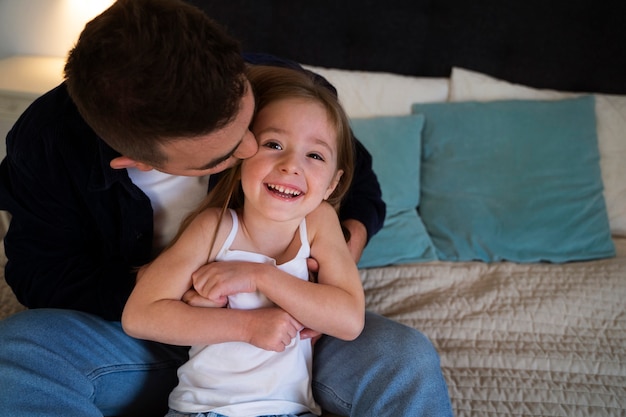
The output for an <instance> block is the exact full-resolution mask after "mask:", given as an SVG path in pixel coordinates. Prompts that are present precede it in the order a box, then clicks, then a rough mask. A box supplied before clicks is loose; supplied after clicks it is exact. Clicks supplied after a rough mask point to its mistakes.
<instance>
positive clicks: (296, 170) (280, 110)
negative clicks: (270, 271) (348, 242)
mask: <svg viewBox="0 0 626 417" xmlns="http://www.w3.org/2000/svg"><path fill="white" fill-rule="evenodd" d="M252 132H253V133H254V135H255V136H256V140H257V143H258V145H259V150H258V152H257V153H256V154H255V155H254V156H252V157H250V158H248V159H246V160H244V161H243V163H242V166H241V183H242V187H243V191H244V194H245V199H246V203H247V204H248V203H251V204H252V205H253V207H256V208H257V209H258V210H260V211H262V212H263V213H265V215H267V216H269V217H271V218H274V219H277V220H287V219H291V218H302V217H304V216H306V215H307V214H308V213H310V212H311V211H313V210H314V209H315V208H316V207H317V206H318V205H319V204H320V203H321V202H322V201H323V200H325V199H327V198H328V197H329V196H330V194H331V193H332V192H333V190H334V189H335V187H336V186H337V183H338V182H339V178H341V175H342V173H343V171H341V170H337V133H336V131H335V129H334V126H333V124H332V123H331V121H330V120H329V118H328V114H327V112H326V109H325V108H324V107H323V106H322V105H321V104H320V103H317V102H315V101H312V100H306V99H300V98H289V99H283V100H279V101H275V102H272V103H269V104H268V105H266V106H265V107H264V108H263V109H261V110H260V111H259V112H258V114H257V116H256V118H255V120H254V123H253V126H252Z"/></svg>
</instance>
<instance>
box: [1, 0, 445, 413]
mask: <svg viewBox="0 0 626 417" xmlns="http://www.w3.org/2000/svg"><path fill="white" fill-rule="evenodd" d="M248 61H251V62H252V63H264V64H275V65H294V64H292V63H289V62H288V61H281V60H277V59H275V58H272V57H267V56H250V57H248ZM244 65H245V62H244V60H243V59H242V55H241V53H240V50H239V46H238V43H237V42H236V41H234V40H233V39H231V38H230V37H229V36H228V35H227V34H225V33H224V32H223V31H222V29H220V28H219V27H218V26H217V25H216V24H215V23H214V22H212V21H211V20H210V19H209V18H208V17H207V16H206V15H204V13H202V12H201V11H200V10H198V9H196V8H194V7H192V6H190V5H188V4H186V3H184V2H180V1H178V0H120V1H118V2H117V3H115V4H114V5H113V6H111V8H110V9H108V10H107V11H105V12H104V13H103V14H102V15H100V16H99V17H97V18H96V19H94V20H93V21H92V22H90V23H89V24H87V26H86V27H85V30H84V31H83V33H82V34H81V37H80V39H79V41H78V43H77V44H76V46H75V48H74V49H73V50H72V52H71V53H70V55H69V58H68V61H67V64H66V69H65V72H66V80H65V82H64V83H63V84H62V85H60V86H59V87H57V88H56V89H54V90H52V91H50V92H49V93H47V94H46V95H44V96H43V97H41V98H40V99H38V100H37V101H36V102H35V103H34V104H33V105H32V106H31V107H30V108H29V109H28V110H26V112H25V113H24V114H23V115H22V117H21V118H20V120H19V121H18V122H17V123H16V125H15V126H14V128H13V129H12V131H11V132H10V133H9V135H8V137H7V157H6V158H5V160H4V161H3V162H2V165H0V208H1V209H4V210H8V211H9V212H10V213H11V215H12V221H11V226H10V229H9V231H8V233H7V236H6V238H5V247H6V253H7V257H8V259H9V262H8V264H7V267H6V272H5V275H6V279H7V282H8V283H9V284H10V285H11V287H12V288H13V290H14V292H15V293H16V295H17V297H18V299H19V300H20V301H21V302H22V303H23V304H25V305H26V306H28V307H29V308H30V310H28V311H25V312H22V313H19V314H17V315H15V316H13V317H10V318H8V319H6V320H4V321H2V322H0V338H1V339H2V344H1V345H0V367H1V368H2V372H0V386H2V387H3V389H2V390H0V407H2V409H5V410H11V414H12V416H33V415H46V416H81V417H85V416H102V415H132V416H139V415H162V414H164V412H165V411H166V407H167V394H168V393H169V391H170V390H171V389H172V388H173V386H174V385H175V384H176V373H175V370H176V368H177V367H178V366H179V365H180V363H181V362H182V361H184V360H185V359H186V356H187V351H186V348H184V347H178V346H170V345H164V344H161V343H157V342H148V341H142V340H136V339H132V338H130V337H128V336H126V335H125V334H124V332H123V330H122V329H121V326H120V324H119V318H120V314H121V311H122V309H123V306H124V303H125V302H126V299H127V297H128V295H129V294H130V291H131V290H132V288H133V285H134V282H135V278H136V271H137V268H138V267H140V266H141V265H144V264H146V263H147V262H149V261H150V260H151V259H152V257H153V256H154V255H155V253H157V252H158V251H159V250H160V249H161V248H162V247H163V246H164V245H165V244H166V243H167V242H168V241H169V239H171V237H172V236H173V234H174V233H175V232H176V229H177V226H178V223H179V222H180V219H181V218H182V216H184V214H185V213H186V212H187V211H188V210H189V209H190V208H192V207H194V206H195V205H196V204H197V203H198V202H199V201H200V200H201V199H202V198H203V196H204V195H205V194H206V192H207V188H208V186H209V185H208V182H209V176H210V175H211V174H216V173H218V172H220V171H223V170H224V169H226V168H228V167H230V166H232V165H233V164H234V163H235V162H236V161H237V160H238V159H243V158H247V157H249V156H251V155H253V154H254V153H255V152H256V149H257V146H256V141H255V140H254V137H253V136H252V134H251V133H250V131H249V130H248V125H249V123H250V120H251V118H252V115H253V112H254V97H253V95H252V91H251V90H250V87H249V84H248V82H247V80H246V79H245V77H244V76H243V73H244ZM356 145H357V150H358V152H357V159H358V161H359V162H358V167H357V170H356V172H355V185H354V186H353V188H352V190H351V192H350V195H349V197H348V199H347V201H346V203H345V205H344V209H343V211H342V221H343V224H344V226H345V227H346V228H347V229H348V230H349V231H350V240H349V241H348V245H349V247H350V250H351V252H352V254H353V256H354V257H355V259H358V257H359V256H360V253H361V251H362V249H363V247H364V246H365V244H366V242H367V240H368V238H369V237H371V236H372V235H373V234H374V233H376V231H377V230H379V229H380V227H381V226H382V220H383V218H384V205H383V203H382V201H381V200H380V190H379V187H378V183H377V181H376V178H375V176H374V174H373V172H372V170H371V161H370V158H369V155H368V154H367V152H366V151H365V150H364V149H363V148H362V146H360V145H359V144H358V143H357V144H356ZM213 177H214V176H213ZM197 297H198V295H197V294H195V293H194V292H193V290H190V291H189V293H188V295H187V296H186V297H185V301H186V302H188V303H189V304H191V305H201V301H198V300H197ZM210 314H211V311H210V309H207V315H208V316H207V319H210ZM257 314H258V315H260V314H263V313H262V312H257ZM255 320H263V318H261V317H260V316H255V315H253V314H251V315H250V317H249V319H248V320H247V321H246V322H245V323H242V322H235V320H233V322H232V323H230V325H232V326H242V328H245V329H246V330H247V331H255V328H256V327H255V326H254V323H255ZM392 354H393V356H391V355H392ZM314 393H315V396H316V399H317V400H318V402H319V403H320V404H321V405H322V407H324V408H325V409H327V410H328V411H331V412H334V413H337V414H345V415H353V416H359V417H361V416H368V415H372V416H374V415H376V416H382V415H390V416H392V415H393V416H400V415H404V416H419V415H433V416H435V415H436V416H443V415H450V414H451V412H450V404H449V399H448V396H447V389H446V386H445V382H444V381H443V378H442V375H441V371H440V369H439V359H438V356H437V354H436V352H435V351H434V349H433V347H432V345H431V344H430V342H429V341H428V340H427V339H426V338H425V337H424V336H423V335H421V334H420V333H418V332H416V331H414V330H412V329H409V328H407V327H404V326H401V325H399V324H397V323H394V322H392V321H389V320H386V319H384V318H382V317H380V316H377V315H374V314H368V315H367V318H366V327H365V330H364V332H363V334H362V336H361V337H360V338H358V339H357V340H356V341H353V342H341V341H339V340H337V339H334V338H331V337H324V336H323V337H322V338H321V339H320V340H319V341H318V342H317V343H316V348H315V363H314Z"/></svg>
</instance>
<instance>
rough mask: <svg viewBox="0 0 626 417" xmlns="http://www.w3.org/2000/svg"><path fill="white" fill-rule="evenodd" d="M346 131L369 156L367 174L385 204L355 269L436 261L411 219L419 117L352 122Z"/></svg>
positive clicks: (420, 226)
mask: <svg viewBox="0 0 626 417" xmlns="http://www.w3.org/2000/svg"><path fill="white" fill-rule="evenodd" d="M351 126H352V130H353V132H354V135H355V136H356V137H357V138H358V139H359V141H360V142H361V143H362V144H363V145H364V146H365V148H366V149H367V150H368V151H369V152H370V154H371V155H372V168H373V170H374V172H375V173H376V175H377V177H378V181H379V183H380V187H381V189H382V194H383V200H384V201H385V203H386V204H387V214H386V216H385V223H384V225H383V228H382V230H381V231H379V232H378V233H377V234H376V235H374V236H373V237H372V239H371V240H370V241H369V243H368V245H367V246H366V247H365V250H364V251H363V255H362V256H361V260H360V261H359V268H369V267H376V266H385V265H390V264H401V263H410V262H421V261H430V260H434V259H436V256H435V250H434V247H433V245H432V242H431V240H430V237H429V236H428V234H427V233H426V230H425V228H424V225H423V223H422V221H421V220H420V218H419V216H418V214H417V206H418V205H419V198H420V152H421V134H422V128H423V126H424V116H421V115H407V116H384V117H373V118H367V119H352V120H351Z"/></svg>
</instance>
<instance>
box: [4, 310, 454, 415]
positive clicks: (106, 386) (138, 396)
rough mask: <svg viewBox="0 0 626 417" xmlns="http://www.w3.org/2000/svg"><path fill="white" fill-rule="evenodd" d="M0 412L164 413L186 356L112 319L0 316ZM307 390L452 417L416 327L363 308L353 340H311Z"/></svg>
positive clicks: (326, 402) (370, 407)
mask: <svg viewBox="0 0 626 417" xmlns="http://www.w3.org/2000/svg"><path fill="white" fill-rule="evenodd" d="M0 340H1V343H0V369H1V372H0V387H2V389H1V390H0V409H2V410H11V416H12V417H26V416H28V417H32V416H48V417H55V416H59V417H61V416H63V417H73V416H76V417H91V416H98V417H101V416H103V415H104V416H122V415H131V416H135V417H138V416H164V415H165V414H166V413H167V410H168V407H167V397H168V394H169V392H170V391H171V389H172V388H173V387H174V386H175V384H176V382H177V378H176V369H177V367H178V366H179V365H180V364H181V363H182V362H183V361H185V360H186V359H187V350H186V349H184V348H180V347H173V346H167V345H162V344H158V343H152V342H146V341H142V340H137V339H133V338H130V337H128V336H127V335H126V334H125V333H124V332H123V330H122V328H121V326H120V323H119V322H111V321H105V320H103V319H102V318H99V317H97V316H94V315H90V314H87V313H81V312H77V311H72V310H54V309H38V310H27V311H24V312H21V313H18V314H16V315H13V316H11V317H9V318H6V319H4V320H2V321H0ZM313 365H314V369H313V377H314V381H313V390H314V395H315V398H316V400H317V401H318V402H319V403H320V405H321V406H322V407H323V408H324V409H325V410H327V411H329V412H332V413H335V414H339V415H346V416H358V417H368V416H372V417H373V416H376V417H381V416H389V417H391V416H393V417H400V416H406V417H418V416H423V417H429V416H433V417H445V416H452V411H451V407H450V400H449V397H448V391H447V387H446V384H445V381H444V380H443V375H442V373H441V369H440V366H439V356H438V355H437V353H436V351H435V350H434V348H433V346H432V345H431V343H430V342H429V341H428V339H427V338H426V337H424V336H423V335H422V334H421V333H419V332H417V331H415V330H413V329H410V328H408V327H406V326H403V325H400V324H398V323H395V322H393V321H390V320H388V319H385V318H383V317H381V316H377V315H375V314H372V313H368V314H367V317H366V326H365V330H364V332H363V334H362V335H361V336H360V337H359V338H358V339H356V340H355V341H353V342H343V341H340V340H337V339H334V338H331V337H323V338H322V339H320V340H319V341H318V342H317V344H316V345H315V353H314V364H313Z"/></svg>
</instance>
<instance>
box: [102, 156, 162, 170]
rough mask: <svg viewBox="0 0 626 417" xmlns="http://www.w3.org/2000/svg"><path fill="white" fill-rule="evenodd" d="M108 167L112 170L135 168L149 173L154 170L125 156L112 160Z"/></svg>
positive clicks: (150, 166)
mask: <svg viewBox="0 0 626 417" xmlns="http://www.w3.org/2000/svg"><path fill="white" fill-rule="evenodd" d="M109 165H110V166H111V168H113V169H125V168H137V169H138V170H140V171H150V170H152V169H154V167H153V166H152V165H148V164H144V163H143V162H137V161H135V160H134V159H131V158H129V157H127V156H118V157H117V158H113V159H112V160H111V162H109Z"/></svg>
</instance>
